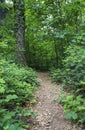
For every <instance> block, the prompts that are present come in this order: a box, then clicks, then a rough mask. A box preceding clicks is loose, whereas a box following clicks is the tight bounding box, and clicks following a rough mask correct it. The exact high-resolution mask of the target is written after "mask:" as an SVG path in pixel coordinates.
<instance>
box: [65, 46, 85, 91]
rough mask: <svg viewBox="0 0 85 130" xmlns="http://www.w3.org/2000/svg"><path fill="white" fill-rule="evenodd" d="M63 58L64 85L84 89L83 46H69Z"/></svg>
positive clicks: (84, 57) (84, 61) (84, 49)
mask: <svg viewBox="0 0 85 130" xmlns="http://www.w3.org/2000/svg"><path fill="white" fill-rule="evenodd" d="M66 54H67V57H66V59H65V60H64V68H65V70H66V79H65V81H66V86H68V87H70V88H73V89H78V88H82V89H83V91H85V48H84V47H83V46H76V45H73V46H70V47H69V48H68V49H67V51H66Z"/></svg>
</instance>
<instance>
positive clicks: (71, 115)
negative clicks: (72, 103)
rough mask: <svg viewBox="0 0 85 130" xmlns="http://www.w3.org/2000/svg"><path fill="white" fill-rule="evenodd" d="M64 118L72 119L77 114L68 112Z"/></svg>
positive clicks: (75, 117)
mask: <svg viewBox="0 0 85 130" xmlns="http://www.w3.org/2000/svg"><path fill="white" fill-rule="evenodd" d="M64 117H65V119H74V120H76V119H77V118H78V115H77V114H76V113H75V112H68V113H67V114H66V115H65V116H64Z"/></svg>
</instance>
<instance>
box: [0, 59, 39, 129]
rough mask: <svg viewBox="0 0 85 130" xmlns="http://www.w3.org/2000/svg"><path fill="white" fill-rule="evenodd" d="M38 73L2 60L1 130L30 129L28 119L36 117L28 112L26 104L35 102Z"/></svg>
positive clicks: (33, 113)
mask: <svg viewBox="0 0 85 130" xmlns="http://www.w3.org/2000/svg"><path fill="white" fill-rule="evenodd" d="M38 83H39V82H38V79H37V76H36V73H35V72H34V71H33V70H32V69H31V68H23V67H21V66H18V65H16V64H15V63H10V62H9V61H6V60H4V59H3V60H0V129H1V130H23V128H27V127H29V125H27V124H26V123H27V122H28V121H27V119H26V118H27V117H31V116H32V117H34V116H35V115H36V113H35V112H33V111H32V110H29V108H28V110H26V109H25V106H26V104H29V105H30V104H31V103H34V102H35V99H34V91H35V89H36V87H37V86H38Z"/></svg>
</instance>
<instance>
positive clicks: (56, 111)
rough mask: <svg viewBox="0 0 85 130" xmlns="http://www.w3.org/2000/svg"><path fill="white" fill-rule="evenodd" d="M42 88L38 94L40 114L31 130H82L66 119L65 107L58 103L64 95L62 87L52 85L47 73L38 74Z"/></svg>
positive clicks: (35, 107) (37, 109)
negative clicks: (62, 94)
mask: <svg viewBox="0 0 85 130" xmlns="http://www.w3.org/2000/svg"><path fill="white" fill-rule="evenodd" d="M38 77H39V79H40V87H39V90H38V91H37V92H36V99H37V100H38V102H37V104H35V105H34V107H33V109H34V111H36V112H38V115H37V117H36V121H35V122H36V123H35V125H34V126H33V128H31V130H81V128H80V127H78V126H76V125H74V124H72V123H71V122H70V121H67V120H65V119H64V111H63V107H62V106H61V105H60V104H59V103H58V100H59V97H60V95H61V93H62V90H61V87H60V85H56V84H55V83H52V82H51V80H50V79H49V76H48V74H47V73H41V72H39V73H38Z"/></svg>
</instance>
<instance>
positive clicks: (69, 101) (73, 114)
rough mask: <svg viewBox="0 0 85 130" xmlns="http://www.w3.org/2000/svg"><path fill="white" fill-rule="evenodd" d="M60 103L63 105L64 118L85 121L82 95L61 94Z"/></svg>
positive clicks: (84, 101) (78, 121)
mask: <svg viewBox="0 0 85 130" xmlns="http://www.w3.org/2000/svg"><path fill="white" fill-rule="evenodd" d="M61 103H62V104H63V105H64V111H65V113H66V114H65V118H66V119H71V120H72V121H74V122H77V123H79V124H82V123H85V98H83V96H82V95H79V96H75V95H74V94H70V95H68V96H67V94H63V95H62V96H61Z"/></svg>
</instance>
